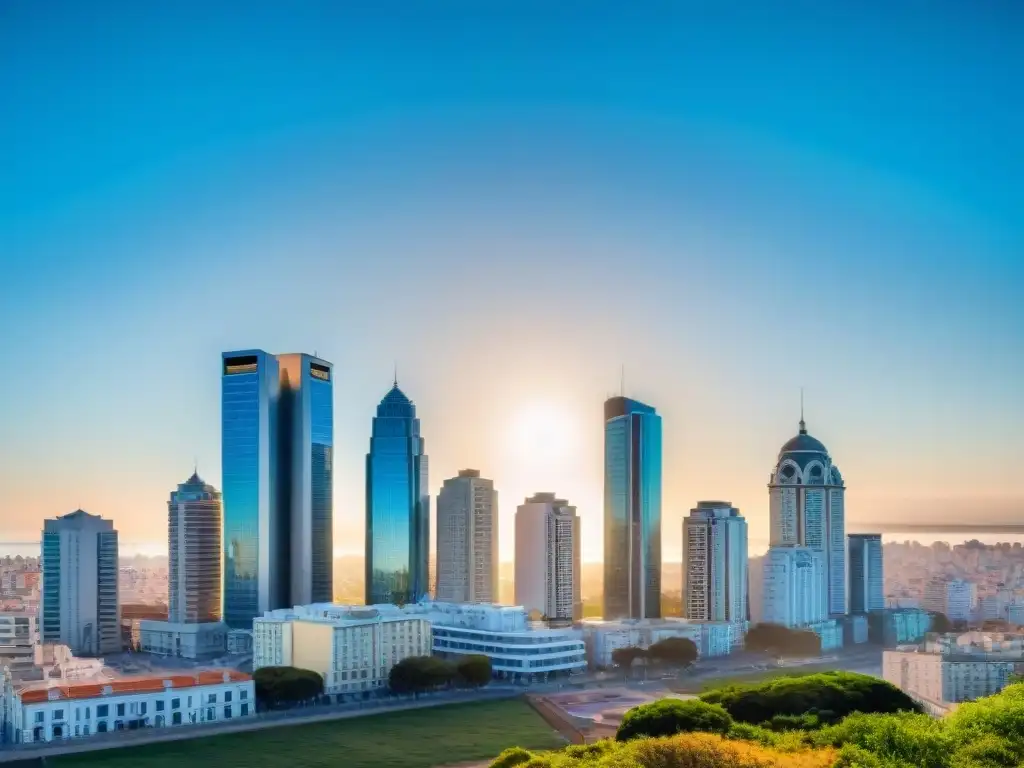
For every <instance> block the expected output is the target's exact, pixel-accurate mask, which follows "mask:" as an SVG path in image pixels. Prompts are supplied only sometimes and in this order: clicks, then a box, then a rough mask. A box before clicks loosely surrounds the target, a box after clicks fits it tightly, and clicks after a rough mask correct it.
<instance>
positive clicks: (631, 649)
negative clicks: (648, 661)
mask: <svg viewBox="0 0 1024 768" xmlns="http://www.w3.org/2000/svg"><path fill="white" fill-rule="evenodd" d="M646 655H647V651H645V650H644V649H643V648H638V647H637V646H635V645H627V646H624V647H622V648H616V649H615V650H614V651H612V663H613V664H614V665H615V666H616V667H622V668H623V669H629V668H630V667H632V666H633V663H634V662H635V661H636V660H637V659H642V658H644V657H645V656H646Z"/></svg>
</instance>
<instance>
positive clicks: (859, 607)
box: [849, 533, 885, 613]
mask: <svg viewBox="0 0 1024 768" xmlns="http://www.w3.org/2000/svg"><path fill="white" fill-rule="evenodd" d="M849 541H850V547H849V549H850V551H849V558H850V613H869V612H870V611H880V610H882V609H883V608H885V577H884V574H883V572H882V534H880V533H851V534H850V537H849Z"/></svg>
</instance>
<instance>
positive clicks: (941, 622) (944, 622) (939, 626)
mask: <svg viewBox="0 0 1024 768" xmlns="http://www.w3.org/2000/svg"><path fill="white" fill-rule="evenodd" d="M931 617H932V626H931V631H932V632H938V633H939V634H943V633H945V632H952V631H953V622H951V621H950V620H949V617H948V616H947V615H946V614H944V613H939V612H938V611H936V612H934V613H932V614H931Z"/></svg>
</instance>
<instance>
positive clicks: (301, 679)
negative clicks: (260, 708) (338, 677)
mask: <svg viewBox="0 0 1024 768" xmlns="http://www.w3.org/2000/svg"><path fill="white" fill-rule="evenodd" d="M252 679H253V682H254V683H255V688H256V700H257V701H259V702H261V703H263V704H266V705H268V706H271V707H274V706H280V705H282V704H291V703H294V702H297V701H309V700H310V699H314V698H316V697H317V696H320V695H321V694H322V693H323V692H324V679H323V678H322V677H321V676H320V675H319V673H317V672H313V671H312V670H309V669H299V668H298V667H261V668H260V669H257V670H256V671H255V672H253V675H252Z"/></svg>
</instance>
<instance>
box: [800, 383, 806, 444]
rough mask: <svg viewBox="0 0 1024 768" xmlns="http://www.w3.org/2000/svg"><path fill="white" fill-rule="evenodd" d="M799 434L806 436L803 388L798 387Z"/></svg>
mask: <svg viewBox="0 0 1024 768" xmlns="http://www.w3.org/2000/svg"><path fill="white" fill-rule="evenodd" d="M800 434H801V435H806V434H807V423H806V422H805V421H804V388H803V387H800Z"/></svg>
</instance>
